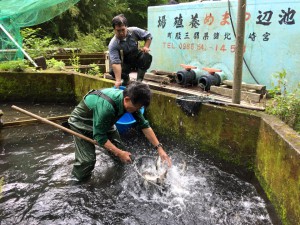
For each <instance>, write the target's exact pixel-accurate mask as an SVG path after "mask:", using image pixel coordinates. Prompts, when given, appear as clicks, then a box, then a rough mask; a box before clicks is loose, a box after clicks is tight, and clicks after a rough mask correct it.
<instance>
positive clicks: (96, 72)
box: [87, 63, 100, 76]
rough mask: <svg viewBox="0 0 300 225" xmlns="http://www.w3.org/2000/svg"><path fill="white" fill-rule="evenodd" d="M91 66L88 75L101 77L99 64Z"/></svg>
mask: <svg viewBox="0 0 300 225" xmlns="http://www.w3.org/2000/svg"><path fill="white" fill-rule="evenodd" d="M89 66H90V67H91V68H90V69H89V70H88V72H87V74H89V75H92V76H96V75H100V68H99V66H98V65H97V64H95V63H92V64H90V65H89Z"/></svg>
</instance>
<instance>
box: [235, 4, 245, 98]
mask: <svg viewBox="0 0 300 225" xmlns="http://www.w3.org/2000/svg"><path fill="white" fill-rule="evenodd" d="M237 14H238V15H237V32H236V44H235V46H236V51H235V60H234V79H233V95H232V102H233V103H235V104H240V102H241V85H242V76H243V55H244V37H245V15H246V0H238V13H237Z"/></svg>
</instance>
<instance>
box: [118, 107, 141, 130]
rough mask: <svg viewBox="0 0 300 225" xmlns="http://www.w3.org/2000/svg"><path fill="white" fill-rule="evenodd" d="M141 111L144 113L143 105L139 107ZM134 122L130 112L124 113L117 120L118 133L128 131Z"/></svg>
mask: <svg viewBox="0 0 300 225" xmlns="http://www.w3.org/2000/svg"><path fill="white" fill-rule="evenodd" d="M140 111H141V113H142V114H144V111H145V110H144V107H143V108H141V109H140ZM135 122H136V120H135V119H134V117H133V116H132V114H131V113H125V114H124V115H123V116H122V117H121V118H120V119H119V120H118V121H117V122H116V126H117V128H118V131H119V133H120V134H123V133H125V132H126V131H128V130H129V129H130V128H131V127H132V126H133V125H134V123H135Z"/></svg>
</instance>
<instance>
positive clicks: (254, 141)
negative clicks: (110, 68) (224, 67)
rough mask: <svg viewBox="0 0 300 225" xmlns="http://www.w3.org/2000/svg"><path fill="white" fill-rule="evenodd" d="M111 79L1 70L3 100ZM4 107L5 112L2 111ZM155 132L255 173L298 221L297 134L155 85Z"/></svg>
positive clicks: (66, 91)
mask: <svg viewBox="0 0 300 225" xmlns="http://www.w3.org/2000/svg"><path fill="white" fill-rule="evenodd" d="M113 83H114V82H113V81H110V80H106V79H102V78H97V77H93V76H89V75H82V74H74V73H71V72H70V73H68V72H64V73H55V72H52V73H50V72H45V73H44V72H39V73H34V72H33V73H7V72H5V73H4V72H2V73H0V101H1V102H14V101H26V102H74V105H75V104H76V102H78V101H80V100H81V99H82V97H83V96H84V95H85V94H86V93H87V92H88V91H89V90H90V89H100V88H105V87H112V86H113ZM4 113H5V112H4ZM145 115H146V118H147V119H148V120H149V121H150V123H151V126H152V127H153V128H154V130H155V132H156V134H157V135H158V136H159V135H164V136H166V135H168V136H170V137H172V138H173V139H174V140H177V141H178V142H180V143H182V142H184V143H187V144H188V145H190V146H193V148H195V149H196V150H198V151H202V152H204V153H208V154H209V155H211V156H212V157H215V158H216V159H218V160H222V161H224V162H226V163H229V164H232V165H234V166H238V167H243V168H244V169H245V170H248V171H251V172H253V173H254V174H255V176H256V178H257V180H258V181H259V182H260V185H261V186H262V188H263V190H264V192H265V193H266V195H267V197H268V199H269V200H270V201H271V203H272V204H273V206H274V207H275V209H276V213H277V215H278V216H279V217H280V219H281V221H282V223H283V224H288V225H295V224H300V204H299V203H300V136H299V135H298V134H297V133H296V132H295V131H293V130H292V129H291V128H289V127H288V126H287V125H286V124H284V123H283V122H281V121H280V120H278V119H276V118H275V117H273V116H269V115H266V114H265V113H262V112H256V111H250V110H245V109H239V108H232V107H228V106H216V105H211V104H207V103H204V104H201V105H200V106H199V109H198V111H197V112H195V113H194V114H193V115H189V114H187V113H186V112H185V111H184V110H183V109H182V107H180V106H179V105H178V104H177V95H175V94H170V93H164V92H160V91H155V90H153V99H152V102H151V105H150V106H149V108H147V109H146V112H145Z"/></svg>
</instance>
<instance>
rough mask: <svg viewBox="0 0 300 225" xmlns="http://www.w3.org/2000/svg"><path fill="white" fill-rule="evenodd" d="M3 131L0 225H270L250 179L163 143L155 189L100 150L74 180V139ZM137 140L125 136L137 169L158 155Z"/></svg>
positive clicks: (41, 129)
mask: <svg viewBox="0 0 300 225" xmlns="http://www.w3.org/2000/svg"><path fill="white" fill-rule="evenodd" d="M128 135H132V134H128ZM133 135H136V134H133ZM1 136H2V138H1V165H0V171H1V172H0V176H1V177H4V185H3V187H2V195H1V201H0V215H1V224H2V223H3V224H128V225H131V224H170V225H173V224H212V225H213V224H261V225H265V224H276V223H272V220H271V219H270V213H269V212H268V210H267V208H268V204H269V203H268V202H266V201H265V200H264V199H263V198H262V197H261V196H260V195H259V194H258V192H257V191H256V189H255V187H254V186H253V185H252V184H250V183H248V182H246V181H243V180H241V179H240V178H238V177H237V176H235V175H233V174H229V173H226V172H224V171H222V170H220V169H218V168H217V167H215V166H214V165H212V164H211V163H210V162H209V161H207V159H205V158H203V157H201V155H199V154H193V155H190V154H187V153H185V152H183V151H182V147H181V146H179V145H174V144H172V143H167V141H165V143H166V148H167V149H169V150H170V154H171V156H172V159H173V162H174V166H173V167H172V168H171V169H170V170H169V171H168V175H167V176H166V180H165V183H166V184H167V185H168V186H167V188H166V189H165V190H163V191H160V190H158V189H156V188H155V187H153V186H145V184H144V180H143V179H141V177H140V176H139V175H138V174H137V173H136V171H135V169H134V168H133V165H126V166H119V165H118V164H117V163H116V162H114V160H112V159H111V158H110V157H109V156H108V155H106V154H105V151H104V150H103V149H101V148H97V165H96V169H95V171H94V175H93V177H92V179H91V180H89V181H88V182H85V183H76V181H75V180H73V179H72V178H71V176H70V173H71V169H72V163H73V159H74V145H73V142H72V137H71V136H70V135H66V134H64V133H62V132H60V131H57V130H55V129H54V130H53V129H51V128H50V129H49V126H48V125H43V124H35V125H30V126H26V127H13V128H5V129H3V130H2V135H1ZM124 140H125V141H126V138H124ZM128 140H129V139H128ZM140 140H141V139H140V138H134V139H133V140H132V141H131V142H129V141H126V146H127V147H130V148H131V149H133V154H134V155H135V156H136V159H137V162H138V164H139V165H138V166H141V165H140V163H141V162H140V160H139V159H138V158H143V157H144V156H143V155H142V154H146V153H147V152H149V154H148V157H149V159H150V157H152V158H155V156H156V154H155V152H154V151H152V150H151V149H150V146H149V145H148V143H147V142H143V143H141V142H140ZM143 159H148V158H145V157H144V158H143ZM183 161H185V162H186V164H187V166H188V167H187V168H186V169H185V170H182V166H183ZM142 164H143V165H145V162H144V163H142ZM150 164H151V163H150ZM148 169H149V168H148Z"/></svg>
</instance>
